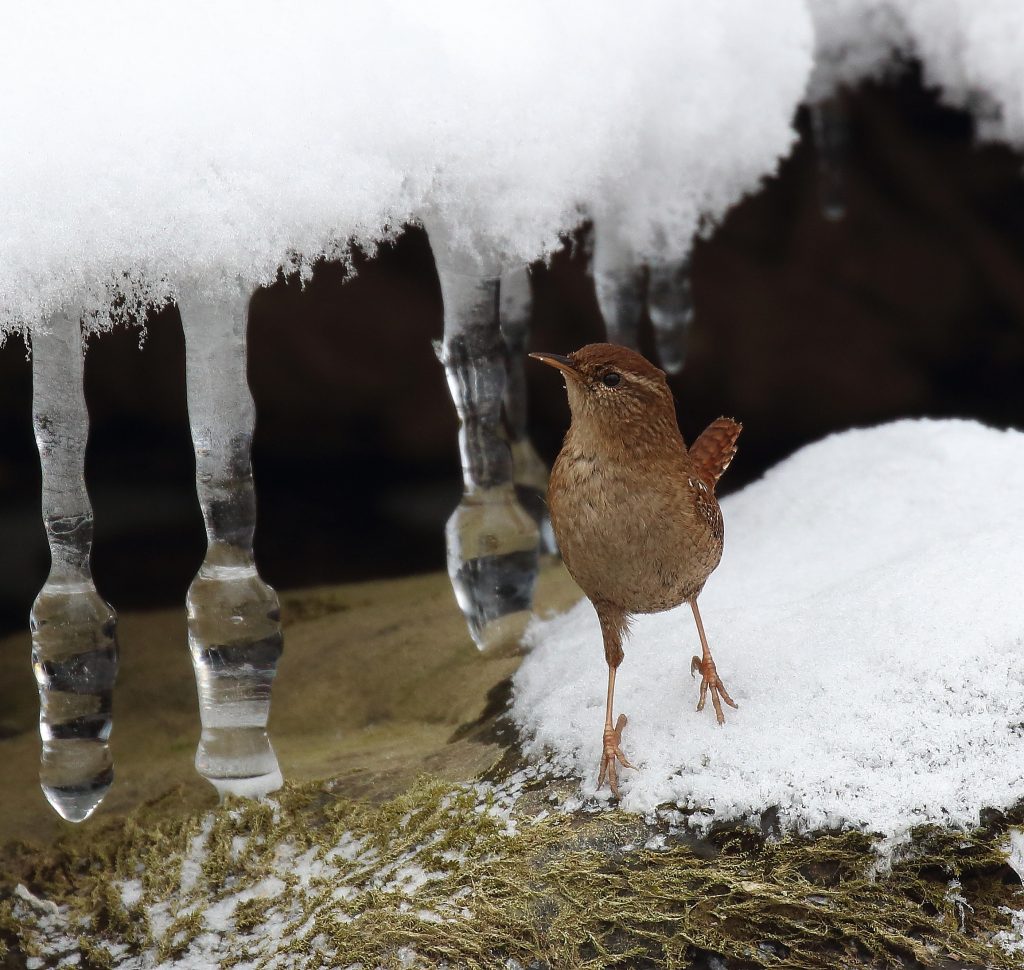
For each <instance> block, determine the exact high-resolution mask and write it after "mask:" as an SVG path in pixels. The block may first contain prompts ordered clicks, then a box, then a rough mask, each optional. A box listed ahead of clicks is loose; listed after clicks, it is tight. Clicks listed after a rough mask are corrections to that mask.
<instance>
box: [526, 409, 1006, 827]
mask: <svg viewBox="0 0 1024 970" xmlns="http://www.w3.org/2000/svg"><path fill="white" fill-rule="evenodd" d="M741 448H742V442H741ZM1022 503H1024V434H1022V433H1020V432H1017V431H997V430H994V429H991V428H986V427H983V426H981V425H978V424H975V423H972V422H966V421H900V422H897V423H894V424H889V425H885V426H882V427H878V428H873V429H870V430H856V431H848V432H845V433H842V434H837V435H834V436H832V437H829V438H826V439H825V440H823V441H821V442H818V443H816V444H813V445H810V446H808V447H806V448H804V449H803V450H801V451H799V452H798V453H796V454H795V455H793V456H792V457H790V458H789V459H787V460H786V461H784V462H783V463H782V464H780V465H779V466H778V467H776V468H775V469H774V470H772V471H770V472H769V473H768V474H767V475H766V476H765V477H764V478H763V479H762V480H760V481H758V482H756V483H754V484H752V485H750V486H748V487H747V488H745V489H743V490H742V491H741V492H739V493H737V494H735V495H733V496H730V497H728V498H726V499H725V500H724V501H723V502H722V510H723V514H724V517H725V525H726V546H725V555H724V558H723V560H722V563H721V565H720V566H719V568H718V570H717V571H716V572H715V573H714V574H712V576H711V578H710V580H709V581H708V584H707V586H706V588H705V590H704V593H703V594H702V595H701V597H700V607H701V614H702V617H703V620H704V625H705V628H706V630H707V634H708V638H709V641H710V645H711V649H712V652H713V654H714V657H715V661H716V663H717V665H718V671H719V675H720V676H721V678H722V680H723V682H724V683H725V685H726V687H727V688H728V689H729V692H730V693H731V694H732V696H733V698H734V699H735V700H736V701H737V702H738V704H739V710H738V711H734V710H731V709H730V708H725V711H726V724H725V726H724V727H719V726H718V725H717V724H716V723H715V717H714V712H713V711H712V710H711V704H710V701H709V702H708V704H707V707H706V709H705V710H704V711H703V712H702V713H699V714H698V713H696V712H695V711H694V706H695V702H696V699H697V688H698V682H697V681H694V680H691V678H690V672H689V665H690V658H691V656H693V655H694V654H699V653H700V643H699V640H698V638H697V631H696V628H695V626H694V622H693V618H692V614H691V612H690V609H689V607H688V606H685V605H684V606H683V607H680V608H678V609H676V610H673V611H670V612H667V613H661V614H657V615H652V616H644V617H638V618H637V620H636V622H635V623H634V625H633V630H632V634H631V635H630V638H629V640H628V641H627V643H626V645H625V653H626V656H625V660H624V662H623V664H622V666H621V667H620V668H619V676H618V679H617V683H616V696H615V707H616V715H617V714H618V713H620V712H622V713H625V714H627V715H628V716H629V724H628V725H627V727H626V730H625V732H624V735H623V749H624V750H625V752H626V754H627V756H628V757H629V759H630V760H631V761H632V762H633V763H634V764H636V765H637V766H638V768H637V770H635V771H630V770H628V769H626V770H623V771H622V772H621V773H620V782H619V784H620V787H621V789H622V796H623V797H622V806H623V807H624V808H626V809H628V810H631V811H637V812H646V811H650V810H652V809H654V808H655V806H658V805H663V804H665V803H675V804H677V805H678V806H680V807H681V808H683V809H694V810H696V811H697V814H696V815H695V816H694V818H695V820H696V821H697V822H698V824H699V823H700V822H701V821H702V820H703V822H704V823H707V822H710V821H712V820H716V821H717V820H722V819H731V818H749V819H754V820H756V819H757V818H758V817H759V816H761V815H762V813H764V812H765V811H766V810H768V809H771V808H776V809H777V810H778V812H779V816H780V819H781V822H782V824H783V825H784V826H786V827H789V828H794V829H798V830H809V829H816V828H821V827H837V826H854V827H864V828H866V829H868V830H871V831H876V832H882V833H885V834H890V835H891V834H894V833H897V832H899V831H902V830H905V829H906V828H907V827H908V826H912V825H916V824H919V823H922V822H936V823H940V824H953V825H970V824H972V823H977V822H978V817H979V810H980V809H982V808H984V807H986V806H994V807H1006V806H1010V805H1012V804H1014V803H1016V802H1017V801H1019V800H1020V799H1021V798H1024V600H1022V599H1021V597H1020V596H1019V595H1017V588H1018V586H1019V583H1020V579H1021V577H1022V576H1024V516H1022ZM531 638H532V645H533V649H532V652H531V653H530V654H529V656H528V657H527V658H526V660H525V661H524V663H523V665H522V667H521V668H520V670H519V672H518V674H517V675H516V680H515V701H514V708H513V713H514V717H515V719H516V721H517V722H518V724H519V725H520V728H521V729H522V731H523V732H524V734H525V735H526V737H527V738H528V739H529V740H528V747H529V749H530V751H531V753H532V754H534V755H538V754H539V753H540V752H541V751H542V750H543V749H548V750H549V751H550V753H551V754H552V756H553V758H554V760H555V763H556V764H560V765H562V766H564V767H566V768H569V769H571V770H573V771H574V772H576V773H578V774H579V775H580V776H581V777H582V779H583V791H584V793H593V792H594V788H595V782H596V776H597V768H598V763H599V759H600V749H601V731H602V726H603V719H604V701H605V687H606V666H605V662H604V653H603V650H602V647H601V634H600V631H599V628H598V623H597V618H596V616H595V614H594V611H593V608H592V607H591V605H590V603H589V602H588V601H586V600H583V601H582V602H580V603H579V604H578V605H577V606H576V607H575V608H573V609H572V610H570V611H569V612H568V613H566V614H563V615H561V616H557V617H555V618H553V619H549V620H546V621H543V622H539V623H538V624H537V625H536V626H535V627H534V628H533V630H532V634H531ZM600 797H607V792H606V791H605V792H602V793H600Z"/></svg>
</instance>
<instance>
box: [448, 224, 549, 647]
mask: <svg viewBox="0 0 1024 970" xmlns="http://www.w3.org/2000/svg"><path fill="white" fill-rule="evenodd" d="M428 232H429V234H430V238H431V246H432V248H433V250H434V256H435V260H436V263H437V273H438V277H439V279H440V282H441V297H442V300H443V302H444V339H443V341H442V343H441V347H440V350H439V354H438V356H439V357H440V359H441V362H442V364H444V369H445V374H446V376H447V378H448V388H449V390H450V392H451V396H452V401H453V402H454V403H455V409H456V411H457V412H458V415H459V422H460V423H459V451H460V453H461V457H462V475H463V483H464V494H463V498H462V501H461V502H460V503H459V507H458V508H457V509H456V510H455V511H454V512H453V513H452V516H451V518H450V519H449V520H448V524H447V526H446V528H445V539H446V541H447V547H448V575H449V576H450V577H451V581H452V587H453V589H454V591H455V598H456V599H457V600H458V603H459V607H460V608H461V610H462V612H463V615H464V616H465V617H466V621H467V623H468V625H469V632H470V634H471V636H472V637H473V640H474V641H475V642H476V645H477V646H478V647H479V648H480V649H481V650H488V651H493V650H499V649H513V648H515V647H516V646H517V645H518V643H519V641H520V639H521V637H522V633H523V630H524V629H525V627H526V623H527V622H528V620H529V616H530V612H529V611H530V607H531V605H532V603H533V588H534V585H535V583H536V579H537V566H538V546H539V542H540V535H539V532H538V529H537V524H536V522H535V521H534V520H533V518H532V517H531V516H530V515H529V514H528V513H527V512H526V511H525V510H524V509H523V507H522V505H520V503H519V500H518V498H517V497H516V491H515V483H514V478H513V470H512V469H513V466H512V454H511V451H510V449H509V442H508V438H507V437H506V434H505V429H504V427H503V424H502V399H503V397H504V394H505V386H506V380H507V370H506V369H507V360H508V358H507V352H506V348H505V342H504V340H503V339H502V335H501V326H500V322H499V318H498V299H499V297H498V293H499V277H498V273H499V268H498V267H497V265H495V264H494V263H491V264H489V265H485V264H483V263H482V262H481V261H480V260H479V259H475V258H473V257H472V256H466V255H464V254H459V253H458V252H453V251H452V247H451V246H450V245H449V244H448V237H447V234H446V232H445V230H444V228H443V227H442V226H438V225H428Z"/></svg>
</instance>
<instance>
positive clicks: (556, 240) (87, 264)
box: [0, 0, 812, 337]
mask: <svg viewBox="0 0 1024 970" xmlns="http://www.w3.org/2000/svg"><path fill="white" fill-rule="evenodd" d="M4 30H5V33H4V41H5V44H4V56H3V58H0V90H3V91H5V92H6V96H5V97H3V98H0V130H2V131H3V137H2V138H0V225H2V226H3V231H2V232H0V337H2V334H3V332H4V331H5V330H9V329H10V328H12V327H18V326H20V327H26V326H27V327H31V326H33V325H35V324H37V323H38V322H39V321H40V320H44V319H45V318H46V317H47V316H48V315H50V314H52V313H53V312H55V311H56V310H58V309H59V308H61V307H63V306H69V305H82V306H83V308H84V309H85V310H86V311H87V312H93V313H99V314H100V316H101V318H102V315H103V314H106V313H108V312H109V311H111V310H112V309H113V311H115V313H117V312H120V313H121V314H122V315H130V314H131V312H132V310H133V308H134V307H136V306H138V305H139V304H140V303H145V301H147V300H154V301H159V300H163V299H166V298H167V297H168V296H172V295H173V294H174V293H175V292H176V287H177V286H179V285H188V286H190V287H194V286H198V287H200V288H205V289H207V290H209V289H211V288H213V289H216V288H217V287H219V286H220V285H221V284H222V282H223V281H227V280H235V279H238V278H240V279H241V280H242V281H243V282H244V283H246V284H253V285H255V284H259V283H264V282H267V281H269V280H272V279H273V278H274V276H275V274H276V273H277V271H278V269H279V267H284V268H285V269H295V268H297V269H299V270H300V271H301V270H304V269H308V267H309V265H310V262H311V261H312V260H315V259H316V258H317V257H319V256H320V255H322V254H330V255H338V254H344V252H345V250H346V247H347V246H348V245H349V243H350V241H352V240H355V241H356V242H358V243H361V244H364V245H369V246H372V245H373V243H374V242H375V241H377V240H379V239H381V238H385V237H387V235H388V234H389V233H390V232H393V231H395V230H396V229H398V228H400V227H401V226H402V224H403V223H405V222H407V221H409V220H413V219H417V218H423V217H428V216H429V217H430V218H431V219H432V220H434V221H436V222H439V223H441V224H443V225H444V226H445V227H446V235H447V237H448V238H450V239H451V240H452V245H453V246H461V247H463V248H465V249H467V250H488V251H493V252H496V253H497V254H499V256H500V257H501V258H502V259H504V260H506V261H507V262H509V263H512V264H514V263H516V262H520V263H521V262H528V261H530V260H533V259H536V258H541V257H544V256H545V255H547V254H549V253H550V252H552V251H553V250H554V249H555V248H556V247H558V246H559V245H560V234H561V233H562V232H564V231H565V230H567V229H571V228H573V227H574V226H576V225H577V224H578V223H579V222H580V221H581V220H582V219H583V218H584V217H585V213H586V212H588V211H593V210H594V209H595V208H598V207H599V206H600V205H601V204H603V203H604V202H605V201H606V200H609V199H615V200H616V203H617V205H618V206H619V209H620V211H621V213H622V220H623V231H624V232H626V233H627V234H628V235H629V237H630V241H631V242H632V243H633V244H634V245H635V246H636V248H637V249H638V250H639V251H640V252H641V254H644V253H646V252H650V251H651V250H652V249H653V248H654V247H668V248H669V249H673V248H674V249H680V250H681V249H685V247H686V245H687V244H688V242H689V239H690V237H691V236H692V234H693V232H694V231H695V229H696V228H697V226H698V224H699V223H700V222H701V220H704V219H707V218H712V219H714V218H716V217H718V216H721V215H722V214H723V213H724V211H725V209H726V208H728V206H730V205H731V204H732V203H734V202H735V201H736V200H737V199H738V198H739V197H740V196H741V195H742V194H743V193H745V192H748V191H751V190H752V189H754V188H756V186H757V184H758V182H759V180H760V179H761V178H763V177H764V176H765V175H767V174H770V173H771V172H772V171H773V170H774V168H775V165H776V163H777V161H778V159H779V157H780V156H781V155H783V154H785V153H786V152H787V151H788V150H789V148H790V146H791V144H792V142H793V140H794V138H795V133H794V131H793V128H792V117H793V113H794V110H795V108H796V105H797V104H798V102H799V101H800V98H801V97H802V95H803V90H804V87H805V85H806V80H807V76H808V74H809V72H810V66H811V47H812V36H811V24H810V16H809V13H808V11H807V8H806V5H805V3H804V0H776V2H774V3H773V4H772V5H771V9H770V10H768V9H766V8H765V7H764V5H763V4H761V3H760V2H759V0H719V2H717V3H715V4H707V3H703V2H701V0H683V2H679V0H650V2H645V3H641V4H638V5H633V6H632V7H631V8H630V10H629V12H628V15H627V14H625V13H623V10H622V8H621V5H619V4H616V3H613V2H612V0H586V2H583V0H566V2H562V3H558V4H551V3H546V2H543V0H515V2H512V0H500V2H495V3H491V4H486V5H481V4H476V3H470V2H468V0H444V2H439V3H431V4H423V3H416V2H413V0H379V2H377V3H374V4H368V5H366V4H364V5H353V4H338V3H332V2H327V0H306V2H304V3H302V4H296V3H284V4H282V3H270V2H267V0H247V2H246V3H240V2H233V0H229V2H224V3H216V4H208V3H200V2H197V0H185V2H181V3H176V4H173V5H170V6H164V7H154V6H152V5H139V4H130V3H126V2H123V0H121V2H118V0H101V2H96V3H90V4H80V3H72V2H70V0H57V2H52V3H46V4H38V5H26V6H23V7H21V8H19V10H18V12H17V13H16V14H14V15H12V16H11V17H9V18H8V19H7V22H6V23H5V25H4ZM182 281H184V283H182ZM99 323H100V324H101V325H102V323H103V320H102V319H100V320H99Z"/></svg>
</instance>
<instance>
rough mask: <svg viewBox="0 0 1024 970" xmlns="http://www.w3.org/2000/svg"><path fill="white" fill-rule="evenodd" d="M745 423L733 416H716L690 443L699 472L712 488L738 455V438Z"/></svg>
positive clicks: (691, 455) (692, 457) (690, 451)
mask: <svg viewBox="0 0 1024 970" xmlns="http://www.w3.org/2000/svg"><path fill="white" fill-rule="evenodd" d="M742 430H743V425H742V424H740V423H739V422H738V421H733V419H732V418H716V419H715V420H714V421H712V422H711V424H709V425H708V426H707V427H706V428H705V429H704V430H703V431H702V432H701V433H700V437H698V438H697V440H696V441H695V442H694V443H693V444H692V445H690V449H689V453H690V458H691V459H692V461H693V463H694V465H695V466H696V469H697V473H698V474H699V475H700V477H701V478H702V479H704V481H705V482H707V483H708V484H709V485H710V486H711V487H712V488H714V487H715V485H717V484H718V479H720V478H721V477H722V474H723V472H724V471H725V470H726V469H727V468H728V467H729V463H730V462H731V461H732V460H733V458H734V457H735V455H736V439H737V438H738V437H739V436H740V432H741V431H742Z"/></svg>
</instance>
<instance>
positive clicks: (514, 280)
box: [498, 266, 558, 553]
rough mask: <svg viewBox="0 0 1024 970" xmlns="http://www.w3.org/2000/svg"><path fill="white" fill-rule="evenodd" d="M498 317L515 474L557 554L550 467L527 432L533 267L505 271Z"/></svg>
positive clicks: (546, 546)
mask: <svg viewBox="0 0 1024 970" xmlns="http://www.w3.org/2000/svg"><path fill="white" fill-rule="evenodd" d="M498 297H499V300H498V302H499V309H498V317H499V319H500V321H501V335H502V337H504V338H505V348H506V351H507V356H508V382H507V383H506V385H505V399H504V405H505V428H506V431H507V432H508V442H509V447H510V448H511V449H512V477H513V479H514V481H515V488H516V495H517V496H518V497H519V501H520V503H521V504H522V506H523V508H524V509H526V511H527V512H529V513H530V515H532V516H533V519H534V521H535V522H536V523H537V527H538V528H539V529H540V535H541V544H542V547H543V551H544V552H547V553H555V552H557V551H558V548H557V546H556V544H555V533H554V531H553V530H552V528H551V520H550V518H549V517H548V504H547V497H546V496H547V492H548V468H547V466H546V465H545V464H544V462H543V461H542V460H541V457H540V455H538V454H537V450H536V449H535V448H534V447H533V442H531V441H530V439H529V437H528V435H527V433H526V368H525V361H526V340H527V337H528V335H529V330H530V313H531V310H532V309H533V301H532V296H531V293H530V270H529V267H526V266H523V267H520V268H518V269H513V270H509V271H508V272H506V273H502V275H501V282H500V285H499V289H498Z"/></svg>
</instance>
